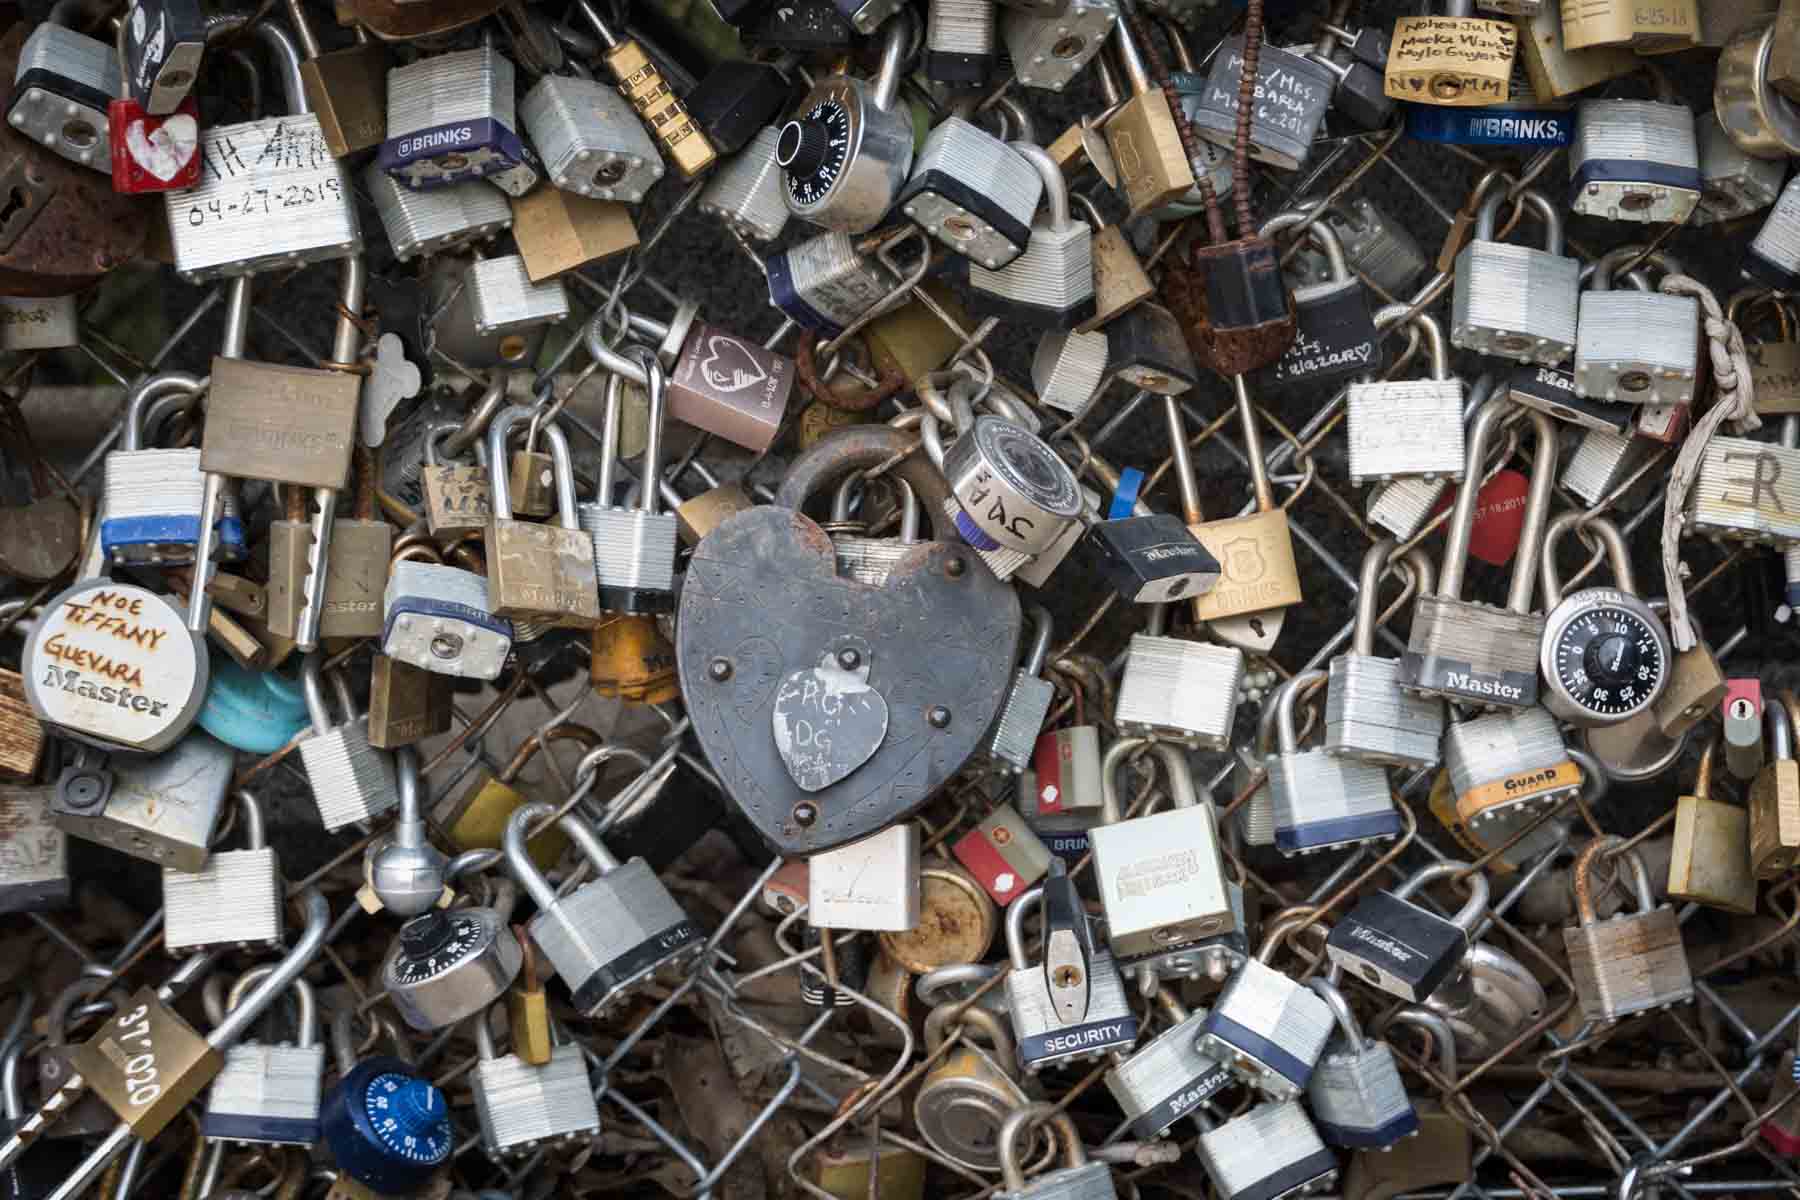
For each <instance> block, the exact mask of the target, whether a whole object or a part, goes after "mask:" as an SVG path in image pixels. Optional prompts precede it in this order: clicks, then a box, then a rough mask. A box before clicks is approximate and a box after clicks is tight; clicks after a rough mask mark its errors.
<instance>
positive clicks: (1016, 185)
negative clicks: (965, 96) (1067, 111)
mask: <svg viewBox="0 0 1800 1200" xmlns="http://www.w3.org/2000/svg"><path fill="white" fill-rule="evenodd" d="M984 7H989V8H990V9H991V6H987V5H984ZM935 12H936V9H935V7H934V9H933V13H934V20H935ZM1043 193H1044V183H1043V180H1042V179H1041V178H1040V177H1039V175H1038V172H1037V170H1036V168H1035V164H1034V163H1032V162H1030V161H1027V159H1026V158H1025V157H1024V156H1023V155H1021V154H1020V153H1019V151H1017V150H1015V149H1014V148H1013V147H1011V146H1009V145H1007V143H1005V142H1003V141H1001V140H1000V139H999V138H997V137H995V136H994V135H993V134H990V133H987V132H985V131H984V130H981V129H978V128H977V127H975V126H974V125H971V124H970V123H969V122H967V121H965V120H963V119H962V118H961V117H957V116H949V117H945V118H944V119H943V120H942V121H940V122H938V124H937V125H935V126H933V127H932V130H931V132H930V133H929V134H927V135H926V136H925V144H924V146H923V147H922V148H921V149H920V150H919V153H918V155H917V156H916V157H915V158H914V160H913V164H912V174H911V176H910V177H908V179H907V181H906V185H905V186H904V187H903V188H901V189H900V195H899V196H898V198H897V199H896V200H895V204H896V205H898V206H899V209H900V211H901V212H903V213H905V214H906V215H907V216H909V217H911V218H912V219H913V220H914V221H915V222H917V223H918V224H919V226H920V227H921V228H923V229H924V230H925V232H927V233H929V234H931V236H932V237H934V238H936V239H937V240H938V241H940V242H942V243H943V244H944V245H946V246H948V247H950V249H951V250H953V251H955V252H956V253H958V254H961V255H963V256H964V257H966V258H968V259H969V260H970V261H971V262H976V263H980V264H981V265H982V266H984V267H987V268H988V269H989V270H994V269H997V268H999V267H1003V266H1005V265H1006V264H1007V263H1009V262H1011V261H1013V260H1014V259H1015V258H1017V257H1019V255H1020V254H1022V253H1023V252H1024V250H1025V245H1026V242H1027V241H1029V240H1030V238H1031V233H1032V222H1031V218H1032V215H1033V214H1034V213H1036V212H1037V207H1038V201H1039V200H1040V199H1041V198H1042V197H1043Z"/></svg>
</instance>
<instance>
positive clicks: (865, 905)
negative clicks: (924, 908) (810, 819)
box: [806, 821, 919, 931]
mask: <svg viewBox="0 0 1800 1200" xmlns="http://www.w3.org/2000/svg"><path fill="white" fill-rule="evenodd" d="M807 895H808V907H807V910H806V919H807V921H808V922H809V923H810V924H812V925H813V926H815V927H817V928H824V929H872V930H893V931H904V930H909V929H914V928H916V927H917V926H918V924H919V827H918V826H917V825H915V824H913V823H912V822H910V821H905V822H901V823H899V824H896V825H890V826H889V827H888V828H886V829H883V830H882V831H881V832H879V833H874V834H871V835H869V836H868V837H866V838H860V839H858V840H857V841H854V842H851V843H849V844H848V845H845V846H838V847H836V848H834V849H831V850H827V851H825V852H823V853H821V854H815V855H813V856H812V857H811V859H809V860H808V862H807Z"/></svg>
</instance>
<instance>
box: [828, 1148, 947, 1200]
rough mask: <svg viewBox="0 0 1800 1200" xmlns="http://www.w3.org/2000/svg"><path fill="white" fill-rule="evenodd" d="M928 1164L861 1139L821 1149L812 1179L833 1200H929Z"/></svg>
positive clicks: (908, 1153) (917, 1155)
mask: <svg viewBox="0 0 1800 1200" xmlns="http://www.w3.org/2000/svg"><path fill="white" fill-rule="evenodd" d="M925 1163H926V1159H925V1156H924V1155H923V1154H920V1153H918V1152H917V1151H915V1150H909V1149H907V1148H906V1147H904V1146H896V1145H892V1144H890V1143H888V1142H885V1141H883V1142H881V1143H879V1144H874V1145H872V1144H871V1143H870V1142H869V1140H868V1139H865V1138H860V1137H859V1138H853V1139H851V1140H850V1141H849V1142H846V1143H838V1144H834V1143H831V1142H828V1143H827V1144H825V1145H823V1146H821V1147H819V1149H818V1152H817V1155H816V1157H815V1159H814V1172H813V1175H812V1179H813V1182H814V1183H816V1184H817V1185H818V1186H819V1188H820V1189H821V1190H822V1191H823V1192H824V1193H825V1194H826V1195H827V1196H830V1197H832V1198H833V1200H869V1198H870V1197H871V1196H885V1197H889V1198H890V1200H925Z"/></svg>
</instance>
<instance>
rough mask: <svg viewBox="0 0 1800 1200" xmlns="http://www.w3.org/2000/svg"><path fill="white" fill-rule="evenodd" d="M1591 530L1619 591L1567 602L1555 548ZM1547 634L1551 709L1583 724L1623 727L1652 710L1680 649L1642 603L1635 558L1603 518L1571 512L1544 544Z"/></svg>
mask: <svg viewBox="0 0 1800 1200" xmlns="http://www.w3.org/2000/svg"><path fill="white" fill-rule="evenodd" d="M1573 528H1580V529H1581V530H1583V531H1584V533H1585V532H1592V533H1593V534H1594V535H1595V536H1596V537H1598V538H1599V539H1600V542H1601V544H1602V545H1603V546H1604V547H1605V549H1606V555H1607V559H1608V560H1609V561H1610V562H1611V564H1612V570H1613V578H1614V582H1615V583H1616V584H1617V586H1616V587H1611V588H1607V587H1590V588H1583V589H1582V590H1581V591H1579V592H1575V593H1573V594H1572V595H1569V596H1566V597H1565V596H1564V595H1563V591H1562V578H1561V575H1560V573H1559V572H1558V570H1557V567H1556V547H1557V543H1558V542H1559V541H1560V540H1561V538H1562V537H1563V535H1564V534H1566V533H1567V532H1569V530H1570V529H1573ZM1543 560H1544V561H1543V567H1542V573H1543V580H1544V607H1545V608H1546V609H1548V610H1549V612H1548V615H1547V616H1546V617H1545V618H1544V635H1543V640H1542V643H1541V647H1542V648H1541V649H1540V650H1539V652H1538V667H1539V669H1540V670H1541V671H1542V672H1543V676H1544V680H1545V682H1546V684H1547V685H1548V686H1546V687H1545V688H1544V690H1543V693H1542V696H1543V701H1544V706H1545V707H1546V708H1548V709H1549V710H1550V711H1551V712H1553V713H1555V714H1556V715H1557V716H1559V717H1561V718H1562V719H1563V720H1565V721H1570V722H1572V723H1574V724H1576V725H1582V726H1591V725H1617V724H1619V723H1620V722H1622V721H1626V720H1629V719H1630V718H1632V717H1635V716H1636V715H1638V714H1639V713H1641V712H1644V711H1645V710H1647V709H1648V708H1649V707H1650V706H1651V705H1652V704H1654V703H1656V701H1657V698H1658V697H1659V696H1661V695H1662V692H1663V690H1664V689H1665V688H1666V687H1667V686H1668V683H1669V676H1670V672H1671V666H1670V662H1671V659H1672V658H1673V656H1674V650H1673V648H1672V646H1671V645H1670V642H1669V634H1668V631H1667V630H1665V629H1664V628H1663V623H1662V622H1661V621H1660V620H1659V619H1657V616H1656V614H1655V613H1654V612H1652V611H1651V609H1650V606H1649V605H1648V604H1646V603H1644V601H1643V600H1642V599H1640V598H1639V597H1638V595H1637V594H1636V593H1637V582H1636V579H1635V577H1634V576H1633V574H1632V571H1631V552H1630V551H1629V550H1628V549H1627V548H1626V546H1625V539H1624V537H1623V536H1622V535H1621V534H1620V533H1619V530H1618V527H1617V526H1615V525H1614V524H1613V523H1612V522H1611V521H1608V520H1607V519H1606V518H1604V517H1588V518H1587V519H1586V520H1583V514H1582V513H1580V512H1567V513H1564V514H1562V515H1561V516H1559V517H1557V518H1556V520H1554V521H1552V522H1550V527H1549V529H1548V530H1546V531H1545V534H1544V544H1543Z"/></svg>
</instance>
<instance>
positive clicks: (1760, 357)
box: [1725, 160, 1800, 445]
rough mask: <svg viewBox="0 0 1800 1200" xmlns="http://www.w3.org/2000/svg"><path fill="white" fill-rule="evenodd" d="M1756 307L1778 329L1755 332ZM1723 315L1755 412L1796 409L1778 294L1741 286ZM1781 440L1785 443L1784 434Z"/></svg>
mask: <svg viewBox="0 0 1800 1200" xmlns="http://www.w3.org/2000/svg"><path fill="white" fill-rule="evenodd" d="M1759 161H1760V160H1759ZM1757 308H1767V309H1769V310H1771V311H1772V312H1773V314H1774V316H1775V320H1776V327H1777V330H1778V332H1777V334H1776V336H1775V337H1774V338H1764V337H1762V336H1760V335H1759V334H1758V332H1757V324H1758V323H1757V322H1756V321H1755V319H1754V318H1752V317H1750V316H1749V314H1750V313H1751V312H1753V311H1754V310H1755V309H1757ZM1725 317H1726V319H1727V320H1728V321H1730V322H1731V323H1732V324H1734V325H1736V326H1737V327H1738V329H1739V332H1740V333H1741V334H1742V335H1743V338H1744V351H1745V353H1746V354H1747V355H1748V356H1749V358H1750V378H1751V383H1752V385H1753V391H1754V392H1755V396H1756V411H1757V413H1758V414H1760V415H1770V414H1779V415H1782V416H1786V415H1788V414H1789V413H1793V412H1800V342H1797V341H1796V340H1795V337H1794V319H1793V313H1792V312H1791V311H1790V309H1789V307H1788V305H1787V304H1786V303H1785V302H1784V301H1783V300H1782V299H1781V297H1780V294H1779V293H1777V292H1766V291H1761V290H1754V291H1753V290H1751V289H1749V288H1746V289H1743V290H1741V291H1739V292H1737V293H1736V294H1734V295H1733V296H1732V297H1731V299H1730V301H1729V303H1728V304H1727V305H1726V310H1725ZM1785 432H1786V427H1785V425H1784V426H1783V433H1784V434H1785ZM1782 444H1783V445H1786V444H1787V439H1786V438H1785V437H1783V439H1782Z"/></svg>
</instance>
